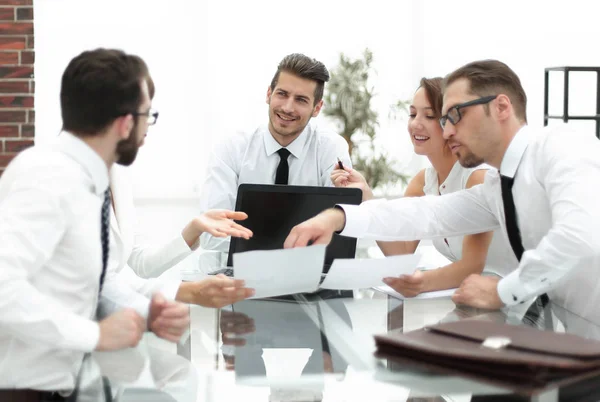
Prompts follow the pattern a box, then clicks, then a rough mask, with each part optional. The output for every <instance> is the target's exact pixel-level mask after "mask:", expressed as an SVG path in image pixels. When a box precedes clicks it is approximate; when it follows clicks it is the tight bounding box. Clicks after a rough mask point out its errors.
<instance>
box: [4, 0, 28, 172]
mask: <svg viewBox="0 0 600 402" xmlns="http://www.w3.org/2000/svg"><path fill="white" fill-rule="evenodd" d="M33 49H34V43H33V0H0V175H2V172H3V171H4V168H5V167H6V166H7V165H8V163H9V162H10V161H11V160H12V159H13V158H14V157H15V155H16V154H17V153H19V152H20V151H22V150H23V149H25V148H27V147H30V146H31V145H33V136H34V133H35V125H34V123H35V111H34V107H33V106H34V93H35V82H34V79H33V63H34V58H35V53H34V51H33Z"/></svg>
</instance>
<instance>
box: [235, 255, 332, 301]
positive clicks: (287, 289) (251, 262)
mask: <svg viewBox="0 0 600 402" xmlns="http://www.w3.org/2000/svg"><path fill="white" fill-rule="evenodd" d="M325 247H326V246H325V245H318V246H310V247H298V248H291V249H280V250H266V251H262V250H260V251H247V252H244V253H236V254H234V255H233V273H234V277H235V278H236V279H243V280H244V281H245V282H246V287H249V288H253V289H254V290H255V291H256V294H255V295H254V298H261V297H271V296H281V295H289V294H293V293H302V292H314V291H316V290H317V288H318V287H319V281H320V280H321V272H322V271H323V262H324V261H325Z"/></svg>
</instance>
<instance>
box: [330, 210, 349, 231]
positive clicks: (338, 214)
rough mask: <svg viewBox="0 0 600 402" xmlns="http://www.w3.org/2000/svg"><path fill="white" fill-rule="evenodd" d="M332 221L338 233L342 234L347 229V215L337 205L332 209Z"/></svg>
mask: <svg viewBox="0 0 600 402" xmlns="http://www.w3.org/2000/svg"><path fill="white" fill-rule="evenodd" d="M330 212H331V216H332V221H333V223H334V230H335V232H336V233H340V232H342V231H343V230H344V228H345V227H346V213H345V212H344V209H343V208H341V207H340V206H338V205H336V206H335V207H333V208H331V209H330Z"/></svg>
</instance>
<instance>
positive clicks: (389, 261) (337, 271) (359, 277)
mask: <svg viewBox="0 0 600 402" xmlns="http://www.w3.org/2000/svg"><path fill="white" fill-rule="evenodd" d="M419 259H420V256H419V255H416V254H406V255H396V256H393V257H387V258H377V259H360V260H354V259H343V260H335V261H333V264H332V265H331V269H330V270H329V273H328V274H327V277H326V278H325V280H324V281H323V283H322V284H321V288H323V289H360V288H368V287H373V286H380V285H381V284H382V281H383V278H385V277H389V276H398V275H402V274H407V275H410V274H412V273H413V272H414V271H415V269H416V267H417V263H418V262H419Z"/></svg>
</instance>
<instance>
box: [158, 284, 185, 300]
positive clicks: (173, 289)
mask: <svg viewBox="0 0 600 402" xmlns="http://www.w3.org/2000/svg"><path fill="white" fill-rule="evenodd" d="M180 286H181V280H180V279H169V280H168V281H165V283H163V284H161V285H160V287H159V289H158V291H159V292H160V293H161V294H162V295H163V296H164V297H165V298H167V299H168V300H175V296H177V292H178V291H179V287H180Z"/></svg>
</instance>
